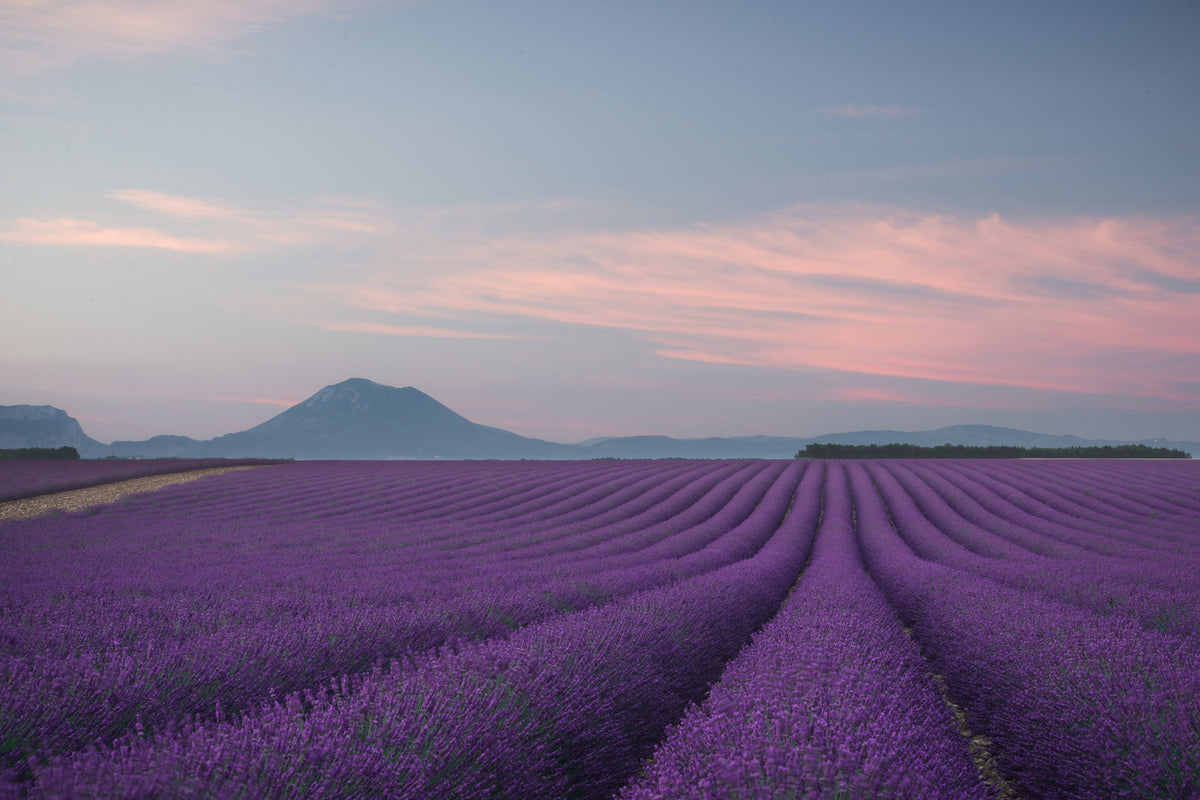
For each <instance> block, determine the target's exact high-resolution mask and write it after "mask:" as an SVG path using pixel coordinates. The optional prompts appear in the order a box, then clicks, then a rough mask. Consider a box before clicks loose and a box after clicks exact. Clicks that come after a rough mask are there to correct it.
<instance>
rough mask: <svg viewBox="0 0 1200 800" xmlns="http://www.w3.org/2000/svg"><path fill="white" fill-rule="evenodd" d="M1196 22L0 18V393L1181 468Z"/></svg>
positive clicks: (751, 7) (441, 10) (211, 424)
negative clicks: (904, 441)
mask: <svg viewBox="0 0 1200 800" xmlns="http://www.w3.org/2000/svg"><path fill="white" fill-rule="evenodd" d="M1198 29H1200V9H1198V8H1197V7H1196V5H1195V4H1191V3H1183V2H1160V3H1156V2H1148V3H1137V4H1134V3H1067V2H1063V3H1004V4H999V3H996V4H992V3H987V4H984V3H934V2H924V3H906V4H896V3H803V4H800V3H768V2H743V3H727V2H722V3H718V2H691V3H683V2H639V3H633V2H599V1H598V0H594V1H593V2H587V3H561V2H509V3H494V2H493V3H484V2H450V1H445V2H441V1H439V0H428V1H427V2H407V3H406V2H390V3H387V2H366V1H365V0H358V1H356V2H341V3H325V2H321V0H299V1H297V2H285V1H284V0H241V2H236V3H234V2H226V1H225V0H220V1H219V2H214V1H211V0H160V2H156V3H147V2H143V1H142V0H24V2H21V3H0V141H3V143H4V147H3V148H2V149H0V186H2V187H3V190H2V191H0V269H2V270H3V277H4V282H3V285H4V286H5V291H4V292H3V294H0V341H3V342H4V346H3V348H2V349H0V403H3V404H15V403H33V404H44V403H46V404H52V405H57V406H59V407H61V408H64V409H66V410H68V411H69V412H70V413H72V414H73V415H75V416H76V417H78V418H79V419H80V420H81V422H82V423H83V425H84V428H85V430H87V431H88V432H89V433H90V434H91V435H93V436H95V437H96V438H98V439H101V440H103V441H109V440H112V439H126V438H144V437H147V436H151V435H154V434H158V433H182V434H187V435H192V436H196V437H200V438H207V437H211V436H214V435H218V434H221V433H225V432H229V431H232V430H238V429H242V428H245V427H249V426H251V425H253V424H256V423H258V422H260V421H262V420H264V419H266V418H267V417H269V416H271V415H273V414H274V413H277V412H278V411H279V410H282V409H283V408H285V407H287V406H288V405H290V404H292V403H294V402H297V401H299V400H301V399H303V398H304V397H306V396H308V395H309V394H311V393H313V392H315V391H316V390H317V389H319V388H320V387H321V386H323V385H326V384H329V383H334V382H337V381H339V380H342V379H344V378H347V377H351V376H360V377H366V378H370V379H373V380H376V381H379V382H381V383H385V384H390V385H397V386H405V385H412V386H416V387H417V388H420V389H422V390H423V391H426V392H427V393H429V394H431V395H433V396H434V397H436V398H437V399H439V400H441V401H442V402H444V403H446V404H447V405H449V406H450V407H452V408H454V409H455V410H457V411H459V412H460V413H462V414H464V415H466V416H467V417H469V418H471V419H473V420H476V421H478V422H483V423H486V424H492V425H499V426H502V427H506V428H509V429H511V430H514V431H516V432H518V433H522V434H525V435H531V436H539V437H542V438H549V439H554V440H558V441H578V440H582V439H586V438H589V437H591V436H595V435H621V434H637V433H665V434H670V435H676V436H701V435H736V434H755V433H763V434H782V435H816V434H821V433H827V432H833V431H839V430H853V429H864V428H885V427H891V428H900V429H924V428H932V427H938V426H940V425H947V424H956V423H972V422H974V423H990V424H999V425H1011V426H1014V427H1025V428H1032V429H1036V430H1041V431H1045V432H1050V433H1075V434H1078V435H1082V436H1090V437H1105V436H1111V437H1117V438H1142V437H1152V436H1167V437H1174V438H1187V439H1193V440H1200V322H1198V321H1197V320H1198V319H1200V315H1197V314H1196V309H1197V308H1200V198H1198V196H1197V193H1198V189H1197V187H1200V148H1197V146H1196V144H1195V142H1196V141H1197V140H1198V136H1200V103H1197V102H1196V96H1195V86H1196V85H1197V82H1198V81H1200V56H1197V54H1196V53H1195V48H1194V47H1193V46H1192V44H1193V43H1192V42H1191V41H1190V37H1192V35H1193V34H1194V31H1196V30H1198Z"/></svg>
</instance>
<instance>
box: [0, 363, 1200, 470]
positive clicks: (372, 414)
mask: <svg viewBox="0 0 1200 800" xmlns="http://www.w3.org/2000/svg"><path fill="white" fill-rule="evenodd" d="M811 442H820V443H832V444H891V443H893V442H896V443H900V444H917V445H926V446H931V445H939V444H964V445H1010V446H1018V447H1071V446H1075V445H1078V446H1086V445H1105V444H1112V445H1116V444H1145V445H1148V446H1150V447H1169V448H1173V449H1178V450H1185V451H1187V452H1189V453H1191V454H1192V456H1193V457H1200V443H1196V442H1179V441H1170V440H1163V439H1144V440H1142V441H1140V442H1131V441H1129V440H1108V439H1081V438H1079V437H1078V436H1054V435H1050V434H1044V433H1033V432H1031V431H1022V430H1017V429H1015V428H1000V427H996V426H993V425H952V426H950V427H946V428H938V429H937V430H933V431H911V432H905V431H892V430H878V431H849V432H846V433H831V434H826V435H824V436H818V437H815V438H798V437H790V436H731V437H716V436H713V437H707V438H700V439H674V438H672V437H670V436H618V437H599V438H596V439H589V440H587V441H586V442H581V443H579V444H573V445H572V444H557V443H555V442H547V441H543V440H541V439H530V438H527V437H525V436H519V435H517V434H515V433H512V432H510V431H506V430H502V429H500V428H493V427H489V426H487V425H479V424H477V423H475V422H471V421H470V420H469V419H467V418H466V417H463V416H462V415H460V414H457V413H455V412H454V411H451V410H450V409H449V408H447V407H446V406H444V405H442V404H441V403H439V402H438V401H437V400H434V399H433V398H432V397H430V396H429V395H427V394H425V393H424V392H421V391H418V390H417V389H414V388H413V387H411V386H406V387H404V388H402V389H398V388H395V387H392V386H384V385H382V384H379V383H375V382H374V381H369V380H365V379H363V378H351V379H350V380H346V381H342V382H341V383H336V384H333V385H331V386H326V387H325V388H324V389H322V390H321V391H319V392H317V393H316V394H314V395H313V396H312V397H310V398H308V399H307V400H304V401H303V402H301V403H297V404H296V405H294V406H292V407H291V408H289V409H287V410H286V411H284V412H283V413H281V414H278V415H276V416H274V417H272V418H271V419H269V420H267V421H266V422H264V423H262V424H260V425H256V426H254V427H253V428H249V429H247V430H244V431H239V432H237V433H229V434H225V435H224V436H218V437H217V438H215V439H209V440H208V441H198V440H196V439H191V438H188V437H187V436H155V437H153V438H151V439H147V440H146V441H142V442H130V441H118V442H113V443H112V444H111V445H105V444H101V443H100V442H97V441H96V440H95V439H92V438H91V437H89V436H88V435H87V434H85V433H84V432H83V429H82V428H81V427H80V425H79V422H78V421H76V420H75V419H74V418H73V417H70V416H68V415H67V413H66V412H65V411H62V410H60V409H57V408H54V407H53V406H0V448H15V447H61V446H63V445H70V446H72V447H74V448H76V449H77V450H78V451H79V453H80V455H82V456H83V457H84V458H102V457H104V456H119V457H123V458H169V457H175V458H203V457H213V456H223V457H229V458H238V457H266V458H299V459H389V458H413V459H417V458H419V459H435V458H447V459H462V458H470V459H479V458H496V459H518V458H532V459H583V458H783V459H786V458H792V457H793V456H795V455H796V453H797V452H799V451H800V450H803V449H804V448H805V446H806V445H808V444H809V443H811Z"/></svg>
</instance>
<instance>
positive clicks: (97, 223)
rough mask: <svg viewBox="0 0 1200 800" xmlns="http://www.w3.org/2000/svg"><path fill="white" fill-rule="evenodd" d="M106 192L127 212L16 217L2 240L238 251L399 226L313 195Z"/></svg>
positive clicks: (362, 208)
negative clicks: (278, 200)
mask: <svg viewBox="0 0 1200 800" xmlns="http://www.w3.org/2000/svg"><path fill="white" fill-rule="evenodd" d="M105 197H108V198H110V199H113V200H118V201H120V202H121V203H122V204H123V206H122V207H121V210H119V211H117V212H115V213H105V214H103V215H98V216H99V217H101V218H90V219H89V218H85V217H82V216H78V215H60V216H55V217H49V218H43V219H38V218H32V217H26V218H22V219H16V220H11V221H9V222H8V223H7V224H6V225H0V241H10V242H21V243H25V244H41V245H51V246H53V245H58V246H77V245H101V246H112V247H152V248H160V249H164V250H174V251H176V252H190V253H207V254H209V255H236V254H241V253H249V252H255V251H263V250H270V249H277V248H280V247H301V246H305V245H316V244H332V243H335V242H337V241H339V240H343V241H344V240H346V239H351V240H355V241H357V240H360V239H361V238H362V237H364V236H379V235H382V234H384V233H387V232H388V231H389V230H390V227H391V224H392V223H391V222H390V221H389V220H388V219H387V218H385V217H384V216H381V214H380V210H379V209H378V208H377V207H375V206H371V205H368V204H357V205H355V206H353V207H347V206H345V205H344V204H340V203H335V202H331V201H313V202H312V203H311V204H308V205H303V204H293V205H290V206H287V207H276V208H251V207H246V206H239V205H235V204H232V203H227V202H222V201H220V200H214V199H210V198H197V197H188V196H185V195H179V194H169V193H166V192H158V191H151V190H147V189H121V190H118V191H113V192H109V193H108V194H106V195H105ZM129 207H131V208H132V209H133V211H132V212H130V211H129V210H128V209H129Z"/></svg>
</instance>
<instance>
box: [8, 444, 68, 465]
mask: <svg viewBox="0 0 1200 800" xmlns="http://www.w3.org/2000/svg"><path fill="white" fill-rule="evenodd" d="M17 458H36V459H42V460H49V461H78V460H79V451H78V450H76V449H75V448H74V447H68V446H67V445H63V446H62V447H17V448H13V449H10V450H0V460H8V459H17Z"/></svg>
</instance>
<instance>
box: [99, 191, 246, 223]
mask: <svg viewBox="0 0 1200 800" xmlns="http://www.w3.org/2000/svg"><path fill="white" fill-rule="evenodd" d="M106 196H107V197H111V198H113V199H115V200H121V201H123V202H126V203H129V204H130V205H133V206H136V207H137V208H141V209H144V210H146V211H152V212H156V213H159V214H168V215H170V216H173V217H200V218H205V219H229V218H231V217H236V216H237V215H238V210H237V209H236V208H233V207H230V206H225V205H221V204H219V203H213V202H207V201H204V200H199V199H196V198H194V197H183V196H181V195H177V194H164V193H163V192H150V191H146V190H144V189H122V190H121V191H119V192H110V193H109V194H108V195H106Z"/></svg>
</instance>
